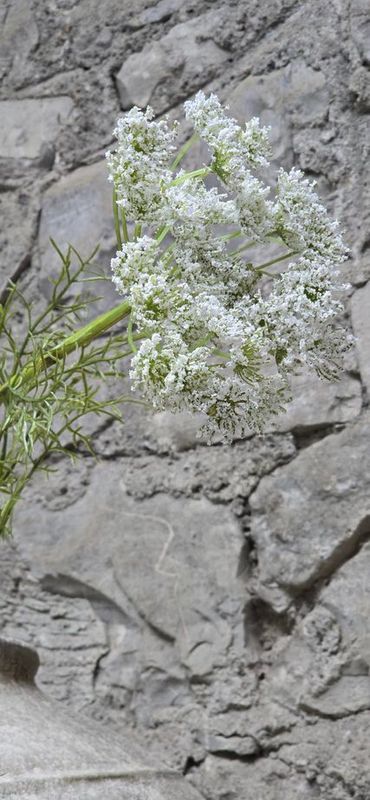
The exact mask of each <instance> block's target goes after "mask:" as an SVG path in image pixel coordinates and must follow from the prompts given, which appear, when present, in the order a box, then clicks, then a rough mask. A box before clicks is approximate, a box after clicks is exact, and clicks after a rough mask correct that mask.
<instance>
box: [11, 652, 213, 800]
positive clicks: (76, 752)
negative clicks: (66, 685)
mask: <svg viewBox="0 0 370 800" xmlns="http://www.w3.org/2000/svg"><path fill="white" fill-rule="evenodd" d="M37 666H38V659H37V656H36V653H35V652H34V651H33V650H30V649H29V648H25V647H21V646H18V645H16V644H13V643H11V642H7V641H4V640H1V642H0V702H1V716H0V731H1V734H2V735H1V739H2V753H1V764H2V771H1V776H0V787H1V793H2V797H7V798H9V800H16V798H17V800H18V798H20V797H22V798H25V800H34V798H36V797H40V798H48V800H62V798H68V800H69V798H77V797H79V798H81V796H83V797H84V798H86V800H87V799H89V800H90V798H91V800H93V799H94V800H95V798H102V797H107V796H109V797H110V798H112V800H118V798H121V797H122V796H123V795H124V796H125V798H127V800H131V799H132V800H138V798H143V800H144V798H145V800H161V799H162V798H163V800H171V798H174V797H179V798H184V800H186V798H189V800H196V798H197V797H199V795H198V794H197V792H196V791H195V790H194V789H192V788H191V787H190V786H189V784H187V783H186V782H185V781H182V780H181V779H180V778H179V777H178V775H176V773H175V772H174V771H172V770H169V769H168V768H166V767H159V768H158V767H155V766H154V765H152V766H150V765H149V766H146V765H144V764H143V763H141V762H140V760H139V756H138V753H137V752H135V750H134V748H132V746H131V747H130V746H128V745H127V744H126V742H125V741H124V739H123V737H122V736H120V737H117V735H116V734H115V732H114V731H111V732H109V731H108V730H107V729H106V728H104V726H99V725H97V724H96V723H94V722H92V721H91V720H88V719H86V718H83V717H80V718H77V717H73V716H71V715H70V714H66V713H65V711H63V710H62V709H61V708H58V706H57V705H56V704H53V703H51V702H50V701H49V700H47V698H46V697H45V696H43V695H42V694H41V693H40V692H39V691H38V690H37V689H36V687H35V686H34V683H33V678H34V675H35V673H36V670H37Z"/></svg>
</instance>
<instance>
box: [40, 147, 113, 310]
mask: <svg viewBox="0 0 370 800" xmlns="http://www.w3.org/2000/svg"><path fill="white" fill-rule="evenodd" d="M50 237H52V238H53V239H54V240H55V242H56V243H57V245H58V247H59V249H60V250H61V251H62V252H63V253H65V252H66V251H67V248H68V245H69V244H71V245H72V246H73V247H74V248H75V250H77V252H78V253H79V254H80V256H81V257H82V258H85V259H87V258H88V257H89V256H90V255H91V253H92V252H93V250H94V249H95V248H96V246H97V245H99V251H98V253H97V255H96V256H95V258H94V263H93V265H92V267H91V270H90V271H91V273H92V274H94V272H95V273H96V266H97V265H98V264H99V265H100V267H101V268H102V269H103V270H104V273H105V274H109V272H110V266H109V262H110V256H111V255H112V254H113V249H114V242H115V235H114V224H113V214H112V186H111V184H110V183H109V181H108V179H107V168H106V164H105V161H99V162H97V163H96V164H91V165H90V166H87V167H80V168H79V169H77V170H75V171H74V172H71V173H70V174H68V175H66V176H64V177H62V178H61V179H60V180H59V181H58V182H57V183H55V184H53V185H52V186H51V187H50V188H49V189H47V191H46V192H45V194H44V197H43V201H42V212H41V220H40V229H39V237H38V255H39V260H40V266H41V279H40V281H39V285H40V288H41V290H42V292H43V293H44V294H45V295H46V297H49V295H50V283H49V278H50V277H53V278H54V277H55V275H56V274H57V272H58V270H59V269H60V266H61V262H60V258H59V256H58V254H57V253H56V251H55V250H54V248H53V247H52V245H51V243H50ZM73 259H74V262H75V263H77V260H76V257H75V256H73ZM94 265H95V267H94ZM90 286H91V285H90ZM94 291H95V294H96V295H98V296H101V297H102V299H101V300H100V301H99V302H98V303H95V304H94V309H93V308H92V307H91V309H90V314H91V315H92V314H93V313H98V312H99V311H103V310H104V309H105V308H107V307H111V306H112V305H114V304H115V303H116V304H117V303H119V302H120V298H119V296H118V295H117V292H116V291H115V289H114V287H113V284H112V283H111V282H110V281H106V282H103V281H100V282H98V283H96V284H95V287H94Z"/></svg>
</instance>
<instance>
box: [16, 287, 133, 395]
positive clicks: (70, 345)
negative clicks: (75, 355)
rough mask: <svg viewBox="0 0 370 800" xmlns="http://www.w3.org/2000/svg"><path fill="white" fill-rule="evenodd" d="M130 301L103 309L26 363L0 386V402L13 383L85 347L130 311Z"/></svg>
mask: <svg viewBox="0 0 370 800" xmlns="http://www.w3.org/2000/svg"><path fill="white" fill-rule="evenodd" d="M130 310H131V308H130V303H129V301H128V300H124V301H123V303H120V304H119V305H118V306H115V307H114V308H111V309H110V310H109V311H104V313H103V314H100V315H99V316H98V317H96V319H93V320H92V321H91V322H88V323H87V324H86V325H84V326H83V327H82V328H80V329H79V330H77V331H74V333H72V334H71V335H70V336H67V337H66V338H65V339H64V340H63V341H62V342H60V344H58V345H55V347H52V348H51V349H50V350H49V352H48V353H45V355H44V356H43V357H41V356H40V358H39V359H38V361H37V362H36V363H33V362H32V363H30V364H26V366H25V367H24V368H23V370H22V371H21V372H20V374H19V375H15V376H14V377H13V378H12V379H11V380H10V382H9V383H4V384H3V385H2V386H0V403H2V402H3V400H4V397H5V394H6V391H7V390H8V388H11V386H12V385H13V384H14V385H21V384H23V383H24V382H26V381H28V380H30V379H32V378H36V377H37V375H38V373H39V372H41V370H42V369H45V368H46V367H47V366H48V364H50V363H52V362H53V361H55V360H56V359H58V358H65V356H67V355H68V353H71V352H73V350H76V349H77V348H78V347H85V346H86V345H87V344H89V342H91V341H92V339H96V338H97V337H98V336H100V335H101V334H102V333H104V332H105V331H107V330H108V329H109V328H111V327H112V326H113V325H115V324H116V323H117V322H120V321H121V320H122V319H124V317H127V316H128V314H129V313H130Z"/></svg>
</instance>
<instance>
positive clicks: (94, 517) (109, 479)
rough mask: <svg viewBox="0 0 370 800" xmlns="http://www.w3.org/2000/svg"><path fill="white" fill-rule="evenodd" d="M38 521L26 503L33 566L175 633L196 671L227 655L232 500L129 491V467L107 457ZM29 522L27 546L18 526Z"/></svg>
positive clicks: (235, 596)
mask: <svg viewBox="0 0 370 800" xmlns="http://www.w3.org/2000/svg"><path fill="white" fill-rule="evenodd" d="M108 509H109V512H108ZM34 522H35V512H34V511H33V510H32V511H31V510H30V509H29V510H27V505H26V504H25V505H24V507H23V509H22V508H21V509H20V510H19V512H18V515H17V522H16V526H15V531H18V532H19V545H20V547H21V550H22V552H23V553H24V557H25V558H26V559H27V560H30V562H31V563H32V566H33V570H34V571H35V574H39V575H40V576H42V575H43V576H47V575H51V576H53V575H54V576H58V575H59V574H62V575H68V576H70V578H71V579H72V580H74V581H76V580H77V581H80V582H83V583H84V584H86V585H87V586H89V587H92V588H93V589H94V591H97V592H100V593H103V594H104V596H106V597H108V598H109V602H110V603H114V604H116V605H117V607H118V608H121V610H122V613H123V614H124V615H126V616H124V618H125V620H126V622H125V624H128V623H127V620H131V619H132V620H133V622H132V624H133V626H134V628H135V627H137V626H138V625H139V626H140V625H141V626H143V625H144V627H145V625H148V626H149V627H150V628H151V629H153V630H155V631H159V632H161V634H162V636H163V637H165V639H166V640H168V641H172V640H173V641H174V642H176V647H177V648H178V657H179V659H180V662H181V663H183V664H185V665H186V667H187V668H188V669H189V670H190V672H193V673H194V674H195V675H199V674H207V673H209V672H210V671H211V670H212V669H213V668H214V667H215V666H217V665H220V664H221V663H222V661H223V659H224V657H225V653H226V652H227V650H228V648H229V647H230V644H231V642H232V639H233V628H234V625H235V624H236V626H237V625H238V624H239V625H241V624H242V623H241V618H239V621H238V614H237V608H236V606H237V604H239V607H240V611H241V607H242V604H243V591H242V587H241V586H240V585H238V582H235V576H236V574H237V571H238V563H239V556H240V549H241V546H242V543H243V541H242V537H241V534H240V531H239V528H238V525H237V524H236V522H235V521H234V520H233V518H232V516H231V514H230V512H229V511H228V510H226V509H223V508H222V507H216V506H214V505H212V504H211V503H210V502H209V501H208V500H206V499H205V498H203V499H200V500H189V501H187V503H186V504H184V503H183V501H182V500H180V499H171V498H170V497H166V496H165V495H161V494H159V495H157V496H155V497H153V498H152V499H151V500H150V501H149V502H146V501H142V502H141V503H138V502H137V501H135V500H132V499H131V498H130V497H128V496H127V494H126V491H125V471H124V470H123V469H122V468H120V466H119V464H110V463H106V464H102V465H100V466H98V467H96V469H95V470H94V472H93V474H92V476H91V478H90V484H89V487H88V489H87V491H86V494H85V495H84V496H83V497H82V498H81V499H80V500H76V502H75V503H74V504H73V505H71V506H68V507H67V508H65V509H63V511H62V512H58V511H55V512H54V514H53V525H52V527H50V524H49V522H48V517H47V516H44V515H42V516H41V517H40V518H39V519H38V522H37V525H35V524H34ZM76 525H78V528H79V531H80V533H79V535H78V537H77V538H76ZM27 528H28V530H29V532H30V531H31V529H32V535H31V533H30V539H29V540H28V541H32V546H31V547H28V544H27V537H26V538H25V537H24V536H23V535H22V531H25V530H26V529H27ZM102 530H104V536H103V537H102V535H101V532H102ZM45 537H46V538H47V540H48V542H49V544H48V548H47V552H45V540H46V539H45ZM17 538H18V536H17ZM36 553H37V556H36ZM98 553H99V556H98V558H97V554H98ZM89 554H90V555H91V558H90V557H89ZM144 554H145V555H144ZM209 559H212V563H213V569H212V571H211V572H208V569H207V567H208V563H209ZM49 585H50V581H49ZM55 586H56V589H57V585H55ZM231 600H233V603H234V607H233V604H232V603H231ZM226 601H227V602H226ZM227 603H228V604H229V606H230V608H229V610H228V609H227ZM235 604H236V605H235ZM222 606H223V607H224V611H223V614H222V616H221V617H220V615H219V613H218V609H219V608H220V607H222ZM199 609H201V610H202V611H201V613H199ZM231 619H232V620H233V624H230V623H231Z"/></svg>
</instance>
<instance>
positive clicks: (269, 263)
mask: <svg viewBox="0 0 370 800" xmlns="http://www.w3.org/2000/svg"><path fill="white" fill-rule="evenodd" d="M296 255H297V253H295V252H294V251H293V250H292V251H291V252H290V253H286V254H285V256H279V257H278V258H273V259H271V261H266V262H265V263H264V264H260V265H259V267H255V270H256V272H262V270H264V269H266V267H272V265H273V264H278V263H279V261H285V260H286V259H287V258H291V256H296Z"/></svg>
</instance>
